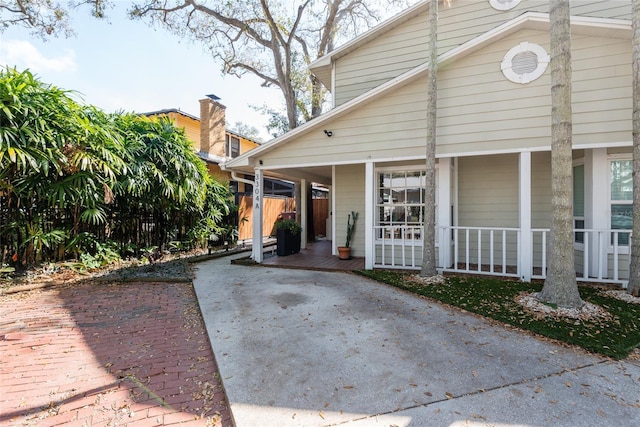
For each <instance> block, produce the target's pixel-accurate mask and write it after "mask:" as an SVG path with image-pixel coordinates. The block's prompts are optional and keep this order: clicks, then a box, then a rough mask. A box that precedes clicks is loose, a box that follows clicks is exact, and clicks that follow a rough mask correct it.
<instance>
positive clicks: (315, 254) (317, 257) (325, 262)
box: [262, 240, 364, 271]
mask: <svg viewBox="0 0 640 427" xmlns="http://www.w3.org/2000/svg"><path fill="white" fill-rule="evenodd" d="M331 252H332V251H331V241H329V240H317V241H315V242H309V243H307V247H306V248H302V249H300V252H298V253H296V254H293V255H288V256H277V255H276V254H275V252H274V251H271V252H268V251H267V252H265V253H264V258H263V260H262V264H263V265H268V266H273V267H286V268H298V269H309V270H326V271H353V270H363V269H364V258H360V257H353V258H351V259H349V260H341V259H339V258H338V257H337V256H335V255H333V254H332V253H331Z"/></svg>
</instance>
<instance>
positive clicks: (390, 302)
mask: <svg viewBox="0 0 640 427" xmlns="http://www.w3.org/2000/svg"><path fill="white" fill-rule="evenodd" d="M195 276H196V277H195V280H194V285H195V289H196V293H197V296H198V300H199V303H200V307H201V311H202V315H203V317H204V320H205V323H206V326H207V331H208V334H209V338H210V340H211V345H212V348H213V351H214V354H215V357H216V360H217V363H218V366H219V369H220V372H221V375H222V380H223V383H224V386H225V389H226V392H227V397H228V399H229V402H230V404H231V410H232V414H233V417H234V419H235V421H236V425H237V426H238V427H244V426H279V427H282V426H330V425H337V424H346V425H349V426H458V425H460V426H462V425H478V426H479V425H493V426H499V425H500V426H519V425H522V426H577V425H579V426H609V425H616V426H625V425H640V366H638V365H636V364H632V363H628V362H615V361H611V360H608V359H604V358H601V357H598V356H594V355H590V354H587V353H585V352H583V351H580V350H577V349H573V348H565V347H562V346H559V345H555V344H552V343H549V342H545V341H543V340H540V339H538V338H535V337H532V336H529V335H528V334H526V333H523V332H520V331H517V330H514V329H510V328H506V327H503V326H501V325H499V324H493V323H491V322H489V321H487V320H484V319H482V318H478V317H475V316H473V315H470V314H468V313H465V312H463V311H461V310H456V309H450V308H446V307H443V306H441V305H439V304H436V303H433V302H429V301H427V300H425V299H422V298H419V297H416V296H414V295H410V294H408V293H404V292H402V291H399V290H397V289H394V288H391V287H388V286H385V285H382V284H379V283H376V282H374V281H371V280H368V279H365V278H361V277H359V276H355V275H352V274H346V273H328V272H317V271H304V270H286V269H277V268H264V267H245V266H238V265H230V263H229V259H228V258H222V259H218V260H212V261H207V262H204V263H201V264H198V265H197V266H195Z"/></svg>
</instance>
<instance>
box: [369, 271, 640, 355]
mask: <svg viewBox="0 0 640 427" xmlns="http://www.w3.org/2000/svg"><path fill="white" fill-rule="evenodd" d="M358 273H359V274H361V275H363V276H366V277H370V278H372V279H375V280H378V281H380V282H384V283H387V284H389V285H391V286H395V287H397V288H400V289H404V290H406V291H409V292H412V293H415V294H418V295H422V296H425V297H427V298H430V299H433V300H435V301H440V302H443V303H445V304H449V305H452V306H455V307H459V308H462V309H464V310H467V311H470V312H472V313H476V314H479V315H481V316H484V317H487V318H490V319H494V320H498V321H500V322H504V323H507V324H509V325H513V326H516V327H518V328H521V329H524V330H527V331H531V332H535V333H537V334H540V335H543V336H545V337H549V338H553V339H556V340H559V341H564V342H566V343H569V344H572V345H577V346H580V347H583V348H585V349H586V350H589V351H591V352H594V353H599V354H602V355H605V356H610V357H612V358H615V359H622V358H624V357H626V356H627V355H628V354H629V353H630V352H631V351H632V350H633V349H634V348H636V347H638V346H640V304H632V303H627V302H624V301H621V300H619V299H617V298H614V297H611V296H607V295H605V294H604V293H603V291H602V290H601V289H596V288H594V287H589V286H580V295H581V296H582V299H583V300H584V301H586V302H590V303H592V304H595V305H597V306H599V307H601V308H603V309H604V310H606V311H607V312H608V313H609V314H610V316H608V317H606V318H589V317H588V316H583V318H578V319H572V318H559V317H556V316H551V315H548V314H542V313H534V312H531V311H530V310H525V309H524V307H523V306H522V305H520V304H519V303H517V302H516V297H517V296H519V295H520V294H522V293H533V292H539V291H540V290H541V289H542V284H536V283H523V282H517V281H506V280H501V279H495V278H477V277H458V276H456V277H446V278H445V282H444V283H443V284H422V283H418V282H416V281H413V280H411V276H412V275H413V274H414V273H406V272H395V271H383V270H373V271H372V270H363V271H359V272H358Z"/></svg>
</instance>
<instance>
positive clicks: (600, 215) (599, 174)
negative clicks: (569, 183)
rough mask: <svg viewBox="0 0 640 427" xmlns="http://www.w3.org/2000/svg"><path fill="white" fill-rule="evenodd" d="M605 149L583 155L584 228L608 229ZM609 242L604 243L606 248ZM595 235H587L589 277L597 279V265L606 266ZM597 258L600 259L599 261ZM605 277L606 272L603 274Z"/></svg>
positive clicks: (595, 149)
mask: <svg viewBox="0 0 640 427" xmlns="http://www.w3.org/2000/svg"><path fill="white" fill-rule="evenodd" d="M607 160H608V158H607V149H606V148H594V149H592V150H585V153H584V182H585V189H584V228H586V229H592V230H606V229H607V228H609V204H608V203H605V202H606V200H603V199H604V198H606V195H607V194H609V164H608V162H607ZM608 245H609V242H608V241H607V242H604V244H603V247H605V248H606V247H607V246H608ZM598 246H599V245H598V239H597V235H596V234H594V233H590V235H589V275H591V276H595V277H598V273H599V271H598V270H599V265H600V264H602V265H607V264H606V261H607V251H606V250H605V251H600V248H599V247H598ZM599 257H602V258H601V259H599ZM603 273H604V274H603V276H604V277H606V275H607V274H606V273H607V272H606V271H604V272H603Z"/></svg>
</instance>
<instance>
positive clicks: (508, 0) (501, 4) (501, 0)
mask: <svg viewBox="0 0 640 427" xmlns="http://www.w3.org/2000/svg"><path fill="white" fill-rule="evenodd" d="M489 4H490V5H491V7H492V8H494V9H495V10H510V9H513V8H514V7H516V6H517V5H518V4H520V0H489Z"/></svg>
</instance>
